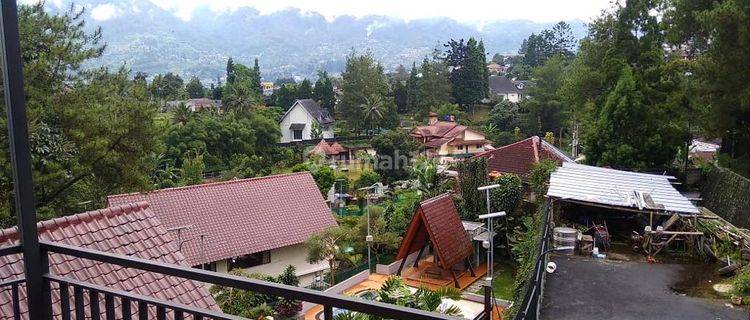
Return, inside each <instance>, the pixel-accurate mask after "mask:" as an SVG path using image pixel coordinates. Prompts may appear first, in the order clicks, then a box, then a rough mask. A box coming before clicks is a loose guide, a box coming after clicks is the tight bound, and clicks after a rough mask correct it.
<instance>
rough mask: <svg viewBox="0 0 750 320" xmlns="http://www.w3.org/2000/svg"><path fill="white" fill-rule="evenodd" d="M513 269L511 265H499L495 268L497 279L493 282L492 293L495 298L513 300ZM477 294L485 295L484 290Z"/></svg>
mask: <svg viewBox="0 0 750 320" xmlns="http://www.w3.org/2000/svg"><path fill="white" fill-rule="evenodd" d="M514 282H515V279H514V277H513V267H512V266H510V265H509V264H505V263H503V264H499V265H496V266H495V279H494V280H493V281H492V291H493V292H494V294H495V298H500V299H504V300H511V299H513V283H514ZM476 293H477V294H484V291H483V289H479V291H477V292H476Z"/></svg>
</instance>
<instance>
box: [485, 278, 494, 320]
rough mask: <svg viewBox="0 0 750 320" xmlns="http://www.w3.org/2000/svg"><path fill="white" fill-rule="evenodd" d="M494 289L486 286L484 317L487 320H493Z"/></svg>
mask: <svg viewBox="0 0 750 320" xmlns="http://www.w3.org/2000/svg"><path fill="white" fill-rule="evenodd" d="M492 309H493V303H492V287H490V286H488V285H485V286H484V315H485V319H486V320H492V311H493V310H492Z"/></svg>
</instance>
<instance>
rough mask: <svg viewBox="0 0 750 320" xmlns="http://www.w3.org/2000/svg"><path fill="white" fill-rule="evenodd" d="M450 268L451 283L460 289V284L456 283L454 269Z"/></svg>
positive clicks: (456, 278)
mask: <svg viewBox="0 0 750 320" xmlns="http://www.w3.org/2000/svg"><path fill="white" fill-rule="evenodd" d="M450 270H451V276H453V283H454V284H455V285H456V288H458V289H461V285H459V284H458V277H456V271H454V270H453V268H451V269H450Z"/></svg>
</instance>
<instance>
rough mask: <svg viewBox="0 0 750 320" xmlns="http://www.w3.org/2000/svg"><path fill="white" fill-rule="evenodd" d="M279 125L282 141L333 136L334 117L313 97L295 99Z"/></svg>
mask: <svg viewBox="0 0 750 320" xmlns="http://www.w3.org/2000/svg"><path fill="white" fill-rule="evenodd" d="M279 127H280V128H281V142H292V141H302V140H310V139H320V138H323V139H330V138H333V117H332V116H331V115H330V114H329V113H328V111H327V110H325V109H323V108H321V107H320V105H319V104H318V103H317V102H315V100H313V99H301V100H297V101H295V102H294V104H292V107H291V108H289V110H287V112H286V113H285V114H284V116H282V117H281V120H280V121H279ZM316 131H317V132H316Z"/></svg>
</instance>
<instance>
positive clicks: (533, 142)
mask: <svg viewBox="0 0 750 320" xmlns="http://www.w3.org/2000/svg"><path fill="white" fill-rule="evenodd" d="M529 139H531V147H532V150H534V151H533V152H532V155H533V156H534V163H539V146H537V144H539V136H531V138H529Z"/></svg>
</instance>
